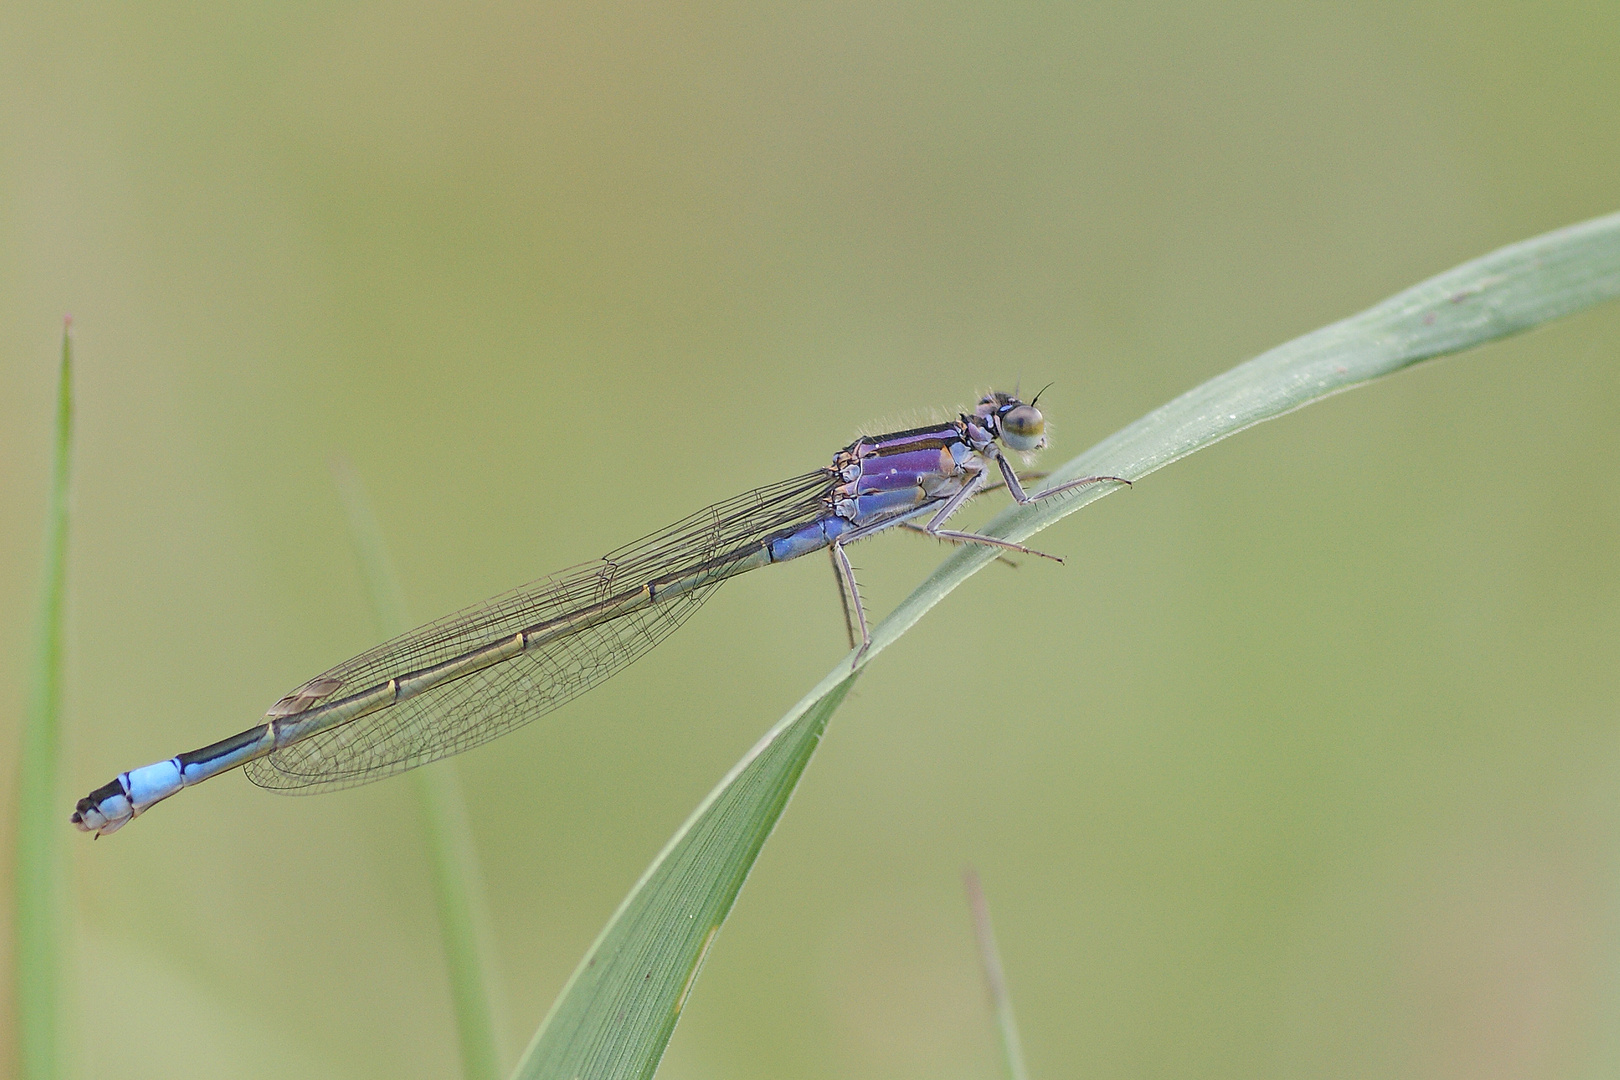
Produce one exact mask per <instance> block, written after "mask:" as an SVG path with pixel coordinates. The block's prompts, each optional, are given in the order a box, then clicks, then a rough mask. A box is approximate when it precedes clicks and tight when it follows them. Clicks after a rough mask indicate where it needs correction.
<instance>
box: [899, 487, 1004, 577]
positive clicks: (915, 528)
mask: <svg viewBox="0 0 1620 1080" xmlns="http://www.w3.org/2000/svg"><path fill="white" fill-rule="evenodd" d="M1003 486H1005V485H1003V484H1001V483H1000V482H999V481H998V482H996V483H995V484H993V485H991V486H990V487H988V488H986V489H985V491H992V490H994V489H995V488H998V487H1003ZM980 494H981V495H982V494H983V492H980ZM900 527H901V528H902V529H904V530H905V531H906V532H911V533H916V534H917V535H918V536H926V537H928V538H930V539H932V540H944V541H945V542H946V543H950V544H968V543H972V541H971V540H958V539H957V538H956V537H954V536H941V535H938V534H936V533H931V532H929V531H928V530H927V529H925V528H923V527H922V526H921V525H913V524H912V523H911V522H909V521H902V522H901V523H900ZM996 562H998V563H1001V564H1002V565H1003V566H1010V567H1012V568H1013V569H1014V570H1016V569H1018V564H1017V563H1015V562H1013V561H1012V560H1011V559H1009V558H1007V556H1005V555H997V556H996Z"/></svg>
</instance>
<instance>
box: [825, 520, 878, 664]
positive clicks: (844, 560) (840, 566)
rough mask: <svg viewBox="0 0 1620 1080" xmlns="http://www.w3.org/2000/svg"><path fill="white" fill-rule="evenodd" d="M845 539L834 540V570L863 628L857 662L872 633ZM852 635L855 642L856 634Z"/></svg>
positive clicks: (840, 586) (864, 651)
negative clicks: (867, 624) (846, 551)
mask: <svg viewBox="0 0 1620 1080" xmlns="http://www.w3.org/2000/svg"><path fill="white" fill-rule="evenodd" d="M843 540H844V538H843V537H839V538H838V539H837V540H834V541H833V542H832V560H833V572H834V573H836V574H837V575H838V585H839V588H840V590H841V591H843V593H844V595H845V596H847V597H849V606H851V607H853V608H854V609H855V621H856V623H857V624H858V625H859V626H860V628H861V649H860V652H857V653H856V654H855V662H859V660H860V658H861V657H862V656H864V655H865V654H866V650H867V649H868V648H869V647H870V646H871V644H872V633H871V631H869V630H868V629H867V628H866V608H865V607H864V606H862V604H861V587H860V585H858V584H857V583H856V581H855V568H854V567H853V566H851V565H849V556H848V555H846V554H844V543H843ZM850 636H851V639H852V640H851V644H853V638H854V635H853V634H852V635H850Z"/></svg>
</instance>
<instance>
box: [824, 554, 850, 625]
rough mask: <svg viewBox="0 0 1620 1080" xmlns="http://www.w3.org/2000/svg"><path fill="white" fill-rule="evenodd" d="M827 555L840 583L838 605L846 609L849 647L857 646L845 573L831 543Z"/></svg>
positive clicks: (834, 577) (834, 575) (845, 620)
mask: <svg viewBox="0 0 1620 1080" xmlns="http://www.w3.org/2000/svg"><path fill="white" fill-rule="evenodd" d="M827 557H828V559H829V561H831V562H832V572H833V580H834V581H836V582H837V583H838V606H839V607H840V608H842V609H843V611H844V631H845V632H846V633H847V634H849V647H850V648H852V649H853V648H854V647H855V620H853V619H851V618H850V617H849V593H848V591H846V590H845V588H844V573H843V571H842V570H840V569H839V567H838V553H837V551H836V550H835V549H834V548H833V546H832V545H831V544H829V545H828V546H827Z"/></svg>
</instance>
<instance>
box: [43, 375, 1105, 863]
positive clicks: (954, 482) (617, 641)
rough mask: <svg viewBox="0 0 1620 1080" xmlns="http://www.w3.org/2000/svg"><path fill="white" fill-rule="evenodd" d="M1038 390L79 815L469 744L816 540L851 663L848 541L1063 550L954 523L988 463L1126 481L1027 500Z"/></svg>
mask: <svg viewBox="0 0 1620 1080" xmlns="http://www.w3.org/2000/svg"><path fill="white" fill-rule="evenodd" d="M1039 398H1040V395H1039V394H1037V395H1036V396H1035V400H1032V401H1030V402H1029V403H1028V404H1025V403H1024V402H1022V401H1019V400H1018V398H1017V397H1015V396H1013V395H1011V394H1000V393H996V394H988V395H986V396H985V397H984V398H983V399H982V400H980V402H979V403H978V406H977V407H976V408H975V409H974V410H973V412H972V413H965V414H963V415H961V416H958V417H957V418H956V419H955V420H951V421H948V422H946V423H941V424H932V425H929V426H927V427H920V428H912V429H910V430H908V431H896V432H892V433H890V434H887V435H873V436H868V437H864V438H860V439H856V440H855V441H854V442H852V443H850V444H849V445H848V446H846V447H845V448H844V449H842V450H840V451H839V452H838V453H837V454H836V455H834V457H833V461H832V464H831V465H830V466H829V467H827V468H822V469H817V470H816V471H815V472H810V473H805V474H804V475H803V476H796V477H794V478H792V479H791V480H784V481H782V482H781V483H778V484H771V485H769V486H767V487H762V488H757V489H755V490H753V491H750V492H748V493H746V494H743V495H739V496H737V497H736V498H733V499H727V500H726V501H725V502H719V503H715V504H714V505H713V506H711V507H709V508H707V509H705V510H699V511H698V512H697V513H695V514H693V515H691V516H690V517H687V518H684V519H682V520H681V521H678V522H676V523H675V524H674V525H671V526H670V527H669V528H667V529H664V530H663V531H661V532H656V533H653V534H652V535H651V536H648V537H646V538H644V539H642V540H638V541H636V542H635V543H633V544H630V545H629V546H627V547H623V548H620V549H619V550H617V551H614V552H612V553H610V554H608V555H606V556H604V557H603V558H602V559H601V560H599V561H597V562H592V563H585V564H583V565H580V566H576V567H574V568H572V569H569V570H564V571H562V572H561V573H558V574H553V575H552V576H551V577H547V578H541V579H540V580H539V581H535V582H532V583H530V584H528V585H525V586H524V587H523V588H521V589H515V590H513V591H512V592H509V593H505V594H503V595H501V596H497V597H495V598H494V599H492V600H489V601H486V602H485V603H482V604H479V605H477V606H475V607H471V608H467V609H466V610H464V611H459V612H457V613H456V614H454V615H450V616H447V617H445V618H443V619H440V620H439V621H438V622H433V623H429V624H428V625H426V626H423V627H419V628H418V629H416V630H412V631H411V632H410V633H408V634H404V635H401V636H400V637H397V638H395V639H394V640H392V641H387V642H384V643H383V644H381V645H378V646H377V647H376V648H374V649H372V650H371V651H369V652H365V653H361V654H360V655H359V656H357V657H355V658H354V659H353V660H350V661H348V662H347V663H345V664H340V665H338V666H337V667H335V668H333V669H332V670H331V671H328V672H326V673H325V674H323V675H319V676H317V677H316V678H314V679H311V680H310V681H309V682H307V683H305V684H304V685H302V686H300V687H299V688H298V689H296V690H294V691H293V692H292V693H290V694H288V695H287V696H286V697H284V698H282V699H281V700H280V701H278V702H276V703H275V704H274V705H272V706H270V710H269V711H268V712H267V713H265V716H264V720H263V721H262V722H261V723H259V724H258V725H256V726H254V727H252V728H249V729H248V730H247V731H244V732H242V733H241V734H239V735H234V736H232V737H231V738H229V739H225V740H223V741H221V742H217V743H215V744H214V745H212V746H206V747H204V748H202V749H201V750H193V751H191V752H190V753H186V754H181V755H179V756H178V757H173V758H170V759H169V760H167V761H160V762H158V763H156V764H154V765H147V766H145V767H144V768H140V769H131V770H130V771H129V772H126V773H120V774H119V776H118V778H117V779H116V780H114V781H113V782H112V783H110V784H107V785H105V786H104V787H100V788H97V789H96V790H95V791H92V792H91V793H90V794H89V795H88V796H86V797H85V798H83V799H80V800H79V803H78V807H77V808H76V809H75V810H74V811H73V816H72V821H73V824H75V825H77V826H78V827H79V828H80V829H82V830H84V831H86V832H94V833H97V834H101V833H110V832H113V831H114V830H116V829H119V828H121V827H122V826H123V825H124V824H125V823H126V822H128V821H129V820H130V819H132V818H134V817H135V816H136V815H137V814H140V813H141V812H142V811H144V810H146V809H147V808H148V807H150V806H151V805H152V804H154V803H156V802H159V801H160V800H162V799H166V798H168V797H169V796H170V795H173V794H174V793H175V792H177V791H179V790H180V789H181V788H185V787H190V786H191V785H193V784H198V783H201V782H202V781H204V780H207V779H208V778H209V777H212V776H217V775H219V774H220V773H222V772H226V771H228V770H230V769H234V768H236V767H237V766H239V765H244V766H246V767H247V774H248V778H249V779H251V780H252V781H253V782H254V783H255V784H258V785H259V786H261V787H266V788H271V789H274V790H277V791H285V792H295V791H296V792H308V791H321V790H330V789H334V788H342V787H351V786H353V785H356V784H364V783H368V782H370V781H372V780H377V779H380V778H382V777H384V776H391V775H392V774H394V773H397V772H402V771H404V770H405V769H409V768H413V767H414V766H417V765H422V764H425V763H426V762H429V761H433V760H436V759H438V758H442V757H447V756H449V755H450V754H456V753H460V752H461V751H463V750H467V749H469V748H471V747H474V746H477V745H478V744H480V743H483V742H486V741H488V740H490V739H493V738H495V737H496V736H498V735H504V734H505V733H506V732H508V731H511V730H512V729H513V728H515V727H517V726H519V725H520V724H525V723H528V722H529V721H530V720H533V719H535V718H536V717H538V716H541V715H543V714H545V713H547V712H549V711H551V710H552V709H555V708H556V707H557V706H559V705H561V704H563V703H564V702H566V701H568V700H570V699H572V698H574V697H576V696H577V695H579V694H582V693H584V692H585V691H586V690H589V689H590V688H591V687H593V686H595V685H596V684H597V683H599V682H601V681H602V680H603V679H606V678H608V677H609V676H611V675H614V674H616V673H617V672H619V671H620V670H622V669H623V668H624V667H625V666H626V665H627V664H629V663H630V662H631V661H632V660H634V659H636V658H637V657H638V656H640V655H641V654H642V653H644V652H646V651H647V650H648V649H650V648H652V647H653V646H654V645H656V644H658V643H659V642H660V641H662V640H663V639H664V638H665V637H666V636H668V635H669V633H670V632H671V631H673V630H674V629H675V628H676V627H677V626H679V625H680V624H681V623H682V622H685V621H686V619H687V617H688V616H690V615H691V614H692V613H693V612H694V611H696V610H697V608H698V606H699V605H701V604H702V603H703V601H704V600H706V599H708V598H709V596H710V595H712V594H713V592H714V590H715V589H716V588H718V587H719V586H720V584H721V583H722V582H724V581H725V580H726V579H727V578H731V577H735V576H736V575H738V574H741V573H743V572H744V571H747V570H752V569H754V568H755V567H759V566H765V565H767V564H768V563H778V562H786V561H787V560H788V559H796V558H798V557H799V556H800V555H806V554H809V553H810V552H812V551H820V550H822V549H823V548H826V549H828V551H829V552H830V555H831V558H832V563H833V570H834V573H835V575H836V577H837V579H838V586H839V591H840V593H841V594H842V597H843V600H844V604H845V614H846V618H847V617H848V615H849V613H851V612H853V614H854V619H853V622H852V625H851V632H850V638H851V643H852V644H853V640H854V637H855V633H856V631H857V630H858V631H859V635H860V639H861V647H860V651H858V652H857V653H856V659H857V660H858V659H859V657H860V654H861V652H864V651H865V649H866V647H867V646H868V645H870V644H871V641H872V639H871V634H870V632H869V630H868V628H867V621H866V610H865V608H864V606H863V605H862V603H861V595H860V591H859V589H858V588H857V587H856V583H855V571H854V568H853V567H852V566H851V565H850V562H849V556H848V555H847V554H846V552H845V549H846V548H847V547H848V546H849V545H850V544H853V543H854V542H855V541H857V540H864V539H865V538H867V537H869V536H871V535H873V534H874V533H879V532H882V531H883V530H884V529H888V528H891V527H894V526H897V525H906V526H908V527H910V528H915V529H920V530H921V531H922V532H924V533H926V534H927V535H929V536H933V537H936V538H938V539H941V540H948V541H952V542H955V543H961V544H980V545H984V546H987V547H993V548H999V549H1004V550H1007V551H1016V552H1023V553H1025V554H1030V555H1043V557H1045V558H1054V556H1050V555H1044V553H1042V552H1038V551H1032V550H1031V549H1029V548H1027V547H1024V546H1023V545H1022V544H1014V543H1011V542H1009V541H1006V540H1001V539H997V538H996V537H993V536H985V535H982V534H980V533H972V532H960V531H957V530H954V529H947V528H945V527H944V526H945V523H946V522H947V521H949V520H950V518H951V515H953V514H955V513H956V512H957V510H959V509H960V508H961V507H962V504H963V503H965V502H966V501H967V500H969V499H971V498H972V497H973V496H974V495H976V494H978V493H979V492H981V491H983V490H985V488H986V487H987V486H988V485H990V484H991V483H992V477H993V472H992V466H994V467H995V470H996V471H999V472H1000V475H1001V480H1000V483H1003V484H1005V485H1006V488H1007V491H1008V493H1009V494H1010V495H1011V496H1012V498H1013V499H1014V501H1016V502H1018V503H1020V504H1023V503H1029V502H1034V501H1035V500H1038V499H1047V498H1051V497H1052V496H1054V495H1059V494H1061V493H1063V492H1066V491H1073V490H1074V489H1075V488H1078V487H1082V486H1084V485H1086V484H1095V483H1100V482H1104V481H1109V482H1114V483H1120V484H1126V483H1129V481H1128V480H1125V479H1123V478H1121V477H1117V476H1087V477H1083V478H1081V479H1079V480H1070V481H1068V482H1067V483H1063V484H1057V485H1055V486H1053V487H1050V488H1047V489H1046V490H1044V491H1037V492H1036V493H1035V494H1033V495H1029V494H1026V493H1025V491H1024V487H1023V485H1022V483H1021V482H1020V481H1019V478H1018V474H1017V473H1016V472H1015V471H1014V470H1013V467H1012V465H1011V464H1010V463H1009V462H1008V460H1007V458H1006V457H1005V456H1004V454H1003V452H1002V448H1003V447H1005V448H1006V449H1008V450H1014V451H1020V452H1029V451H1035V450H1039V449H1042V448H1043V447H1044V446H1045V445H1046V421H1045V419H1044V418H1043V417H1042V415H1041V412H1040V410H1039V409H1037V408H1036V402H1037V401H1038V400H1039ZM924 518H926V522H925V523H923V524H921V525H918V524H917V522H918V521H919V520H921V519H924ZM1058 561H1060V562H1061V561H1062V560H1058Z"/></svg>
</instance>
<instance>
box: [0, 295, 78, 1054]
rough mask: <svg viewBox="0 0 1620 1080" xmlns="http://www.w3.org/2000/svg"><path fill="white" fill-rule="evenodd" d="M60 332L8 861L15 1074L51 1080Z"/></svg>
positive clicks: (63, 535)
mask: <svg viewBox="0 0 1620 1080" xmlns="http://www.w3.org/2000/svg"><path fill="white" fill-rule="evenodd" d="M70 329H71V324H69V325H66V326H64V327H63V329H62V368H61V375H60V382H59V385H58V387H57V392H56V445H55V451H54V455H53V459H52V462H51V488H50V504H49V508H48V510H47V514H46V520H45V537H46V539H45V581H44V585H45V587H44V590H43V593H42V595H41V598H40V608H39V617H38V618H39V621H38V623H37V624H36V626H35V650H34V672H33V687H32V692H31V693H30V695H29V702H28V717H27V719H26V721H25V722H24V724H23V731H22V746H21V748H20V751H19V753H18V758H19V760H18V768H19V771H20V773H21V775H20V776H19V777H18V778H17V848H16V867H15V877H14V879H13V880H14V882H15V887H16V890H17V891H16V904H17V907H16V923H15V926H16V934H17V938H16V945H15V951H14V952H13V953H12V956H13V960H14V963H15V965H16V968H15V972H14V974H15V978H16V994H17V1057H18V1072H17V1075H18V1076H20V1077H22V1078H23V1080H54V1078H55V1077H59V1076H64V1075H66V1072H67V1069H66V1065H65V1063H64V1062H63V1060H62V1050H63V1047H62V1030H61V1028H62V1019H61V1005H62V1001H61V994H62V976H63V972H64V971H65V968H66V965H65V963H64V954H65V952H66V949H65V942H64V941H63V928H62V910H63V897H64V896H65V894H66V891H67V890H66V888H65V886H64V884H63V880H62V848H61V836H62V819H61V817H60V816H59V815H58V812H57V807H58V806H59V803H58V801H57V791H56V789H57V787H58V784H57V779H58V778H57V772H58V764H59V762H60V760H61V754H60V753H59V750H60V745H61V711H62V616H63V610H64V608H65V606H66V600H67V542H68V494H69V481H70V479H71V477H72V471H73V338H72V337H71V335H70V334H69V330H70Z"/></svg>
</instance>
